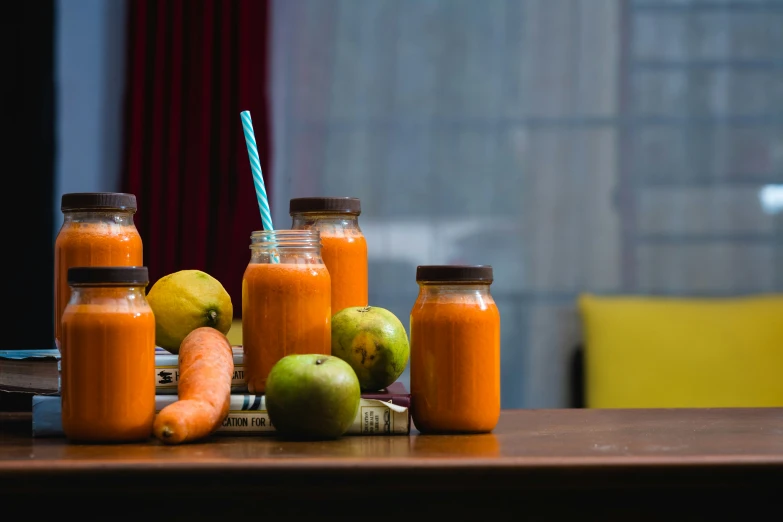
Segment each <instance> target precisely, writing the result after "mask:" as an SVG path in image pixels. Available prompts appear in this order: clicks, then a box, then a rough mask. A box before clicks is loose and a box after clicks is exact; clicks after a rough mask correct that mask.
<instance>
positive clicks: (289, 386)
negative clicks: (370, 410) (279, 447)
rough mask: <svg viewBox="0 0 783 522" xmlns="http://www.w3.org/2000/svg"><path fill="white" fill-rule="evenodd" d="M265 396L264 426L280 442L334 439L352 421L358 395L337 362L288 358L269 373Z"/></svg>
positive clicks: (354, 381) (345, 367) (346, 368)
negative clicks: (266, 415)
mask: <svg viewBox="0 0 783 522" xmlns="http://www.w3.org/2000/svg"><path fill="white" fill-rule="evenodd" d="M265 394H266V409H267V412H268V413H269V420H270V421H271V422H272V425H273V426H274V427H275V430H276V431H277V432H278V433H279V434H280V435H281V436H283V437H285V438H292V439H311V440H312V439H336V438H339V437H340V436H341V435H343V434H345V432H346V431H348V428H350V427H351V425H352V424H353V422H354V421H355V420H356V415H357V413H358V411H359V399H360V398H361V389H360V387H359V379H358V378H357V377H356V373H355V372H354V371H353V369H352V368H351V366H350V365H349V364H348V363H346V362H345V361H343V360H342V359H340V358H339V357H333V356H330V355H320V354H292V355H287V356H285V357H283V358H282V359H280V360H279V361H277V363H275V365H274V366H273V367H272V369H271V370H270V372H269V376H268V377H267V380H266V392H265Z"/></svg>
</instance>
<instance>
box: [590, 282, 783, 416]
mask: <svg viewBox="0 0 783 522" xmlns="http://www.w3.org/2000/svg"><path fill="white" fill-rule="evenodd" d="M578 305H579V312H580V315H581V319H582V325H583V329H584V356H583V357H584V361H583V368H584V376H583V380H584V406H586V407H588V408H647V407H649V408H658V407H672V408H677V407H751V406H783V294H764V295H756V296H746V297H734V298H715V299H696V298H664V297H637V296H599V295H594V294H584V295H581V296H580V297H579V302H578Z"/></svg>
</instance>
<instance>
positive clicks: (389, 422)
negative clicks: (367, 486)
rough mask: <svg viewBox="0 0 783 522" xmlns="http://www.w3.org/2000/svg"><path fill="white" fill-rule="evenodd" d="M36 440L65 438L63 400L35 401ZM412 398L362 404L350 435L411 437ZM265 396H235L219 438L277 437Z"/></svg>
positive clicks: (168, 398)
mask: <svg viewBox="0 0 783 522" xmlns="http://www.w3.org/2000/svg"><path fill="white" fill-rule="evenodd" d="M176 400H177V397H176V395H158V396H156V397H155V408H156V410H157V411H160V410H162V409H163V408H164V407H165V406H166V405H168V404H171V403H172V402H174V401H176ZM32 424H33V429H32V435H33V437H62V436H63V435H64V434H63V431H62V419H61V402H60V397H59V396H52V395H36V396H34V397H33V423H32ZM410 427H411V424H410V398H409V397H408V396H395V397H391V398H390V399H388V400H377V399H365V398H362V399H360V401H359V411H358V412H357V414H356V419H355V420H354V422H353V424H352V425H351V427H350V428H349V429H348V432H347V433H346V435H407V434H409V433H410ZM274 432H275V428H274V426H273V425H272V422H271V420H270V419H269V413H268V412H267V411H266V403H265V401H264V397H263V396H262V395H232V396H231V404H230V411H229V413H228V416H227V417H226V419H225V420H224V421H223V424H222V425H221V426H220V428H218V430H217V432H216V434H243V433H244V434H270V435H271V434H274Z"/></svg>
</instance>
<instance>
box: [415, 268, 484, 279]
mask: <svg viewBox="0 0 783 522" xmlns="http://www.w3.org/2000/svg"><path fill="white" fill-rule="evenodd" d="M419 281H429V282H433V283H437V282H441V283H467V282H481V283H485V282H486V283H491V282H492V281H493V275H492V266H491V265H419V266H417V267H416V282H419Z"/></svg>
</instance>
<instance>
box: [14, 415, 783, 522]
mask: <svg viewBox="0 0 783 522" xmlns="http://www.w3.org/2000/svg"><path fill="white" fill-rule="evenodd" d="M0 415H3V414H0ZM14 415H15V416H16V418H17V420H16V421H13V420H12V417H14ZM0 419H2V432H0V433H1V434H2V435H1V438H0V506H2V507H3V509H4V511H0V513H6V512H8V511H7V510H8V509H11V508H12V507H19V508H23V509H24V510H25V513H27V514H28V515H30V516H32V515H33V514H35V513H38V512H39V511H38V510H39V509H47V508H48V509H53V510H56V512H57V513H61V514H62V513H66V512H68V511H69V510H73V511H74V512H75V513H77V514H82V515H85V516H89V517H94V516H96V515H98V514H101V513H104V514H105V515H106V516H107V517H108V516H111V517H114V516H115V515H128V516H130V515H134V514H135V513H137V512H138V513H141V516H144V517H146V519H147V520H152V517H155V518H160V519H162V520H169V519H171V518H178V517H179V518H180V519H183V520H185V519H186V520H194V519H212V520H216V519H217V517H226V516H237V515H242V516H243V519H242V520H243V522H244V521H245V520H248V521H249V520H259V521H261V520H265V521H268V520H278V519H277V518H276V517H287V518H284V520H288V519H292V520H299V519H303V518H307V517H313V519H316V520H323V519H327V520H329V519H332V518H331V517H334V518H333V519H334V520H351V519H357V520H358V519H362V520H368V521H371V520H391V519H395V520H405V519H409V520H429V521H437V520H490V519H493V520H495V519H509V520H520V519H521V518H523V516H534V518H535V519H537V520H550V519H558V520H559V519H572V520H579V521H582V520H609V519H612V520H614V519H617V520H663V519H666V520H677V519H683V520H701V519H704V518H706V517H707V516H708V515H712V514H719V515H726V516H728V515H736V516H737V517H738V519H743V520H746V519H749V518H748V516H749V513H751V512H755V511H758V510H761V509H763V508H768V509H772V510H773V511H771V513H775V516H774V517H773V518H780V514H779V513H778V511H779V508H778V505H779V504H780V503H783V495H781V493H783V409H778V408H761V409H671V410H664V409H661V410H586V409H561V410H509V411H504V412H503V414H502V416H501V420H500V423H499V425H498V427H497V428H496V430H495V431H494V433H492V434H486V435H463V436H450V435H420V434H418V433H416V432H414V433H412V434H411V436H410V437H405V436H375V437H370V436H364V437H362V436H348V437H343V438H342V439H340V440H337V441H328V442H290V441H282V440H278V439H277V438H275V437H271V436H265V437H249V436H243V437H233V436H232V437H228V436H226V435H219V436H215V437H213V438H212V439H210V440H209V441H206V442H203V443H197V444H191V445H184V446H164V445H161V444H159V443H157V442H153V441H151V442H150V443H147V444H131V445H75V444H68V443H66V442H65V441H64V440H60V439H32V438H31V437H30V436H29V427H30V426H29V418H25V415H24V414H5V417H0ZM97 503H100V505H101V506H105V507H98V504H97ZM102 510H105V511H102ZM247 515H250V516H252V517H253V518H246V517H247ZM0 518H2V519H3V520H10V519H6V518H5V517H2V515H0ZM33 518H34V517H33ZM19 520H22V519H21V518H20V519H19ZM107 520H110V518H107ZM137 520H142V519H140V518H139V519H137ZM237 520H239V519H237Z"/></svg>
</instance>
